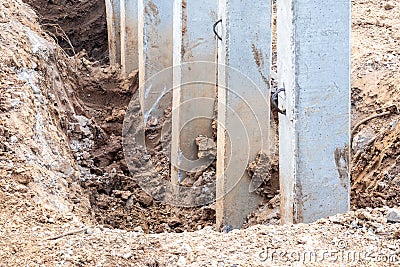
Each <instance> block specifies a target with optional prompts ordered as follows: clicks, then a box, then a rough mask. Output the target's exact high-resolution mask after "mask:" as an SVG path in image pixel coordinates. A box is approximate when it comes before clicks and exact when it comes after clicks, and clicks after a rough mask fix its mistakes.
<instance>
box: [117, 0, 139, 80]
mask: <svg viewBox="0 0 400 267" xmlns="http://www.w3.org/2000/svg"><path fill="white" fill-rule="evenodd" d="M120 1H121V68H122V74H123V75H124V76H125V77H127V76H128V75H129V74H130V73H131V72H132V71H134V70H136V69H137V68H138V60H139V58H138V56H139V54H138V1H137V0H120Z"/></svg>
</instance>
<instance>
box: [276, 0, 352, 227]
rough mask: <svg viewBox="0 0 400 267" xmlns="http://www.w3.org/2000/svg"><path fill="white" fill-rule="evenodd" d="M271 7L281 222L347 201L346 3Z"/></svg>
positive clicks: (313, 216)
mask: <svg viewBox="0 0 400 267" xmlns="http://www.w3.org/2000/svg"><path fill="white" fill-rule="evenodd" d="M277 4H278V14H277V17H278V74H279V85H280V86H281V87H284V88H285V90H286V92H285V93H281V94H280V105H281V107H282V108H285V109H286V115H280V122H279V125H280V138H279V139H280V153H279V154H280V163H279V164H280V183H281V185H280V188H281V221H282V223H309V222H313V221H316V220H318V219H320V218H323V217H325V216H329V215H333V214H336V213H341V212H346V211H348V210H349V204H350V174H349V140H350V33H351V29H350V25H351V12H350V6H351V1H350V0H340V1H338V0H327V1H318V0H310V1H301V0H281V1H277Z"/></svg>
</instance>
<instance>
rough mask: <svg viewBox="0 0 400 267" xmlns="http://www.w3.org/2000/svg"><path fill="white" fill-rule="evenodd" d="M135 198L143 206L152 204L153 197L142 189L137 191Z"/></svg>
mask: <svg viewBox="0 0 400 267" xmlns="http://www.w3.org/2000/svg"><path fill="white" fill-rule="evenodd" d="M137 199H138V201H139V203H140V204H141V205H142V206H144V207H149V206H151V205H152V204H153V198H152V197H151V196H149V195H148V194H147V193H146V192H143V191H142V192H140V193H139V195H138V196H137Z"/></svg>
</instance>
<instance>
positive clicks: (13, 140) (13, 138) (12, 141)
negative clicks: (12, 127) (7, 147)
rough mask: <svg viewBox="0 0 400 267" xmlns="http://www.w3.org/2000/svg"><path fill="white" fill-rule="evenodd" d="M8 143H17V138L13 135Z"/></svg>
mask: <svg viewBox="0 0 400 267" xmlns="http://www.w3.org/2000/svg"><path fill="white" fill-rule="evenodd" d="M10 141H11V143H18V137H16V136H15V135H13V136H11V137H10Z"/></svg>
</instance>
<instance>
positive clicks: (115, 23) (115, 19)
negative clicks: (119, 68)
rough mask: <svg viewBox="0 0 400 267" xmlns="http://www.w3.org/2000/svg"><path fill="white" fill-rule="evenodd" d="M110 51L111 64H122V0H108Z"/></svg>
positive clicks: (107, 14)
mask: <svg viewBox="0 0 400 267" xmlns="http://www.w3.org/2000/svg"><path fill="white" fill-rule="evenodd" d="M106 16H107V30H108V53H109V57H110V64H111V65H116V64H121V5H120V0H106Z"/></svg>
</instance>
